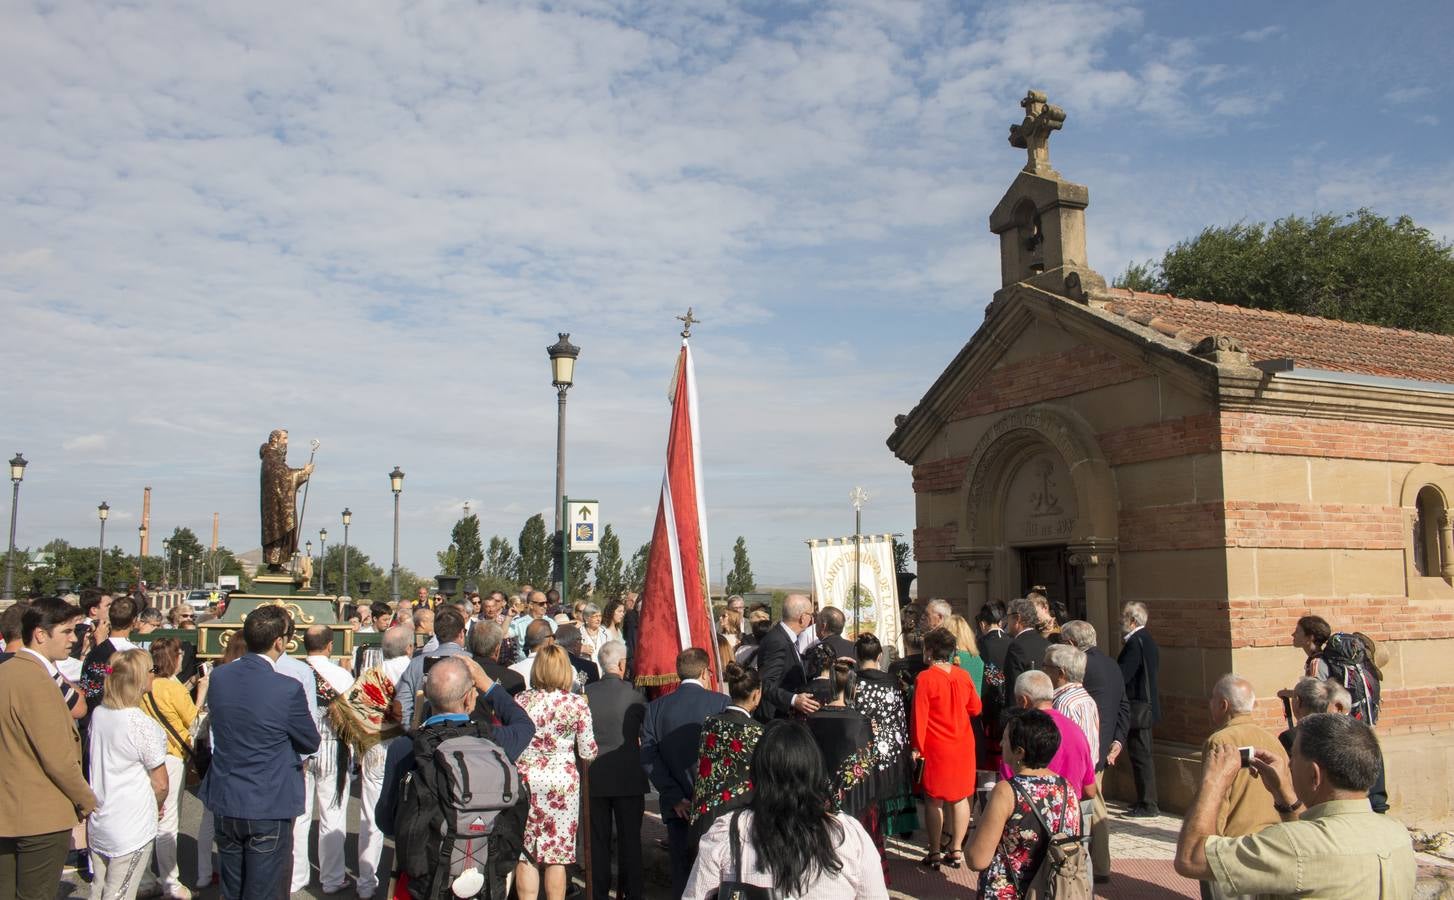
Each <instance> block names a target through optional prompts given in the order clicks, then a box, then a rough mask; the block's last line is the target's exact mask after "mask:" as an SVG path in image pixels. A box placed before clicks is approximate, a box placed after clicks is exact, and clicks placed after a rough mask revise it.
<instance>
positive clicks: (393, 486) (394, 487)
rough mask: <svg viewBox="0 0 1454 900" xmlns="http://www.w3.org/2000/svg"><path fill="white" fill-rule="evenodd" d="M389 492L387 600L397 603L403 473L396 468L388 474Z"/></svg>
mask: <svg viewBox="0 0 1454 900" xmlns="http://www.w3.org/2000/svg"><path fill="white" fill-rule="evenodd" d="M389 490H391V491H393V492H394V569H393V585H392V586H391V587H390V589H389V599H390V600H392V601H393V602H395V603H398V602H399V494H400V492H401V491H403V490H404V471H403V470H402V469H400V468H399V467H398V466H395V467H394V471H392V472H390V473H389Z"/></svg>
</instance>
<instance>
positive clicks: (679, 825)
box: [661, 814, 697, 897]
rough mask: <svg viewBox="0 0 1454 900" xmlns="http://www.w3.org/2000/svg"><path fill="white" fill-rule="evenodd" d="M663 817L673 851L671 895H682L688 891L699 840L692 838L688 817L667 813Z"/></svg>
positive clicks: (669, 844) (669, 846) (670, 849)
mask: <svg viewBox="0 0 1454 900" xmlns="http://www.w3.org/2000/svg"><path fill="white" fill-rule="evenodd" d="M661 818H662V823H663V824H664V825H666V844H667V850H668V852H670V853H671V895H672V896H673V897H680V896H681V895H682V894H685V893H686V892H687V879H688V878H690V877H691V874H692V866H693V865H695V864H696V862H697V842H696V841H694V840H692V827H691V826H690V825H688V824H687V820H686V819H682V818H679V817H677V816H675V815H666V814H663V815H662V817H661Z"/></svg>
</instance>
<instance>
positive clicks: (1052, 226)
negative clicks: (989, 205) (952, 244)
mask: <svg viewBox="0 0 1454 900" xmlns="http://www.w3.org/2000/svg"><path fill="white" fill-rule="evenodd" d="M1020 105H1021V106H1023V107H1024V108H1025V118H1024V121H1022V122H1021V123H1020V124H1018V125H1011V126H1010V145H1011V146H1013V147H1020V148H1022V149H1024V151H1025V155H1026V156H1027V158H1028V159H1027V161H1026V163H1025V168H1024V169H1022V170H1021V171H1020V174H1019V175H1018V176H1017V177H1016V178H1015V181H1014V183H1013V184H1011V185H1010V189H1009V191H1007V192H1006V193H1005V196H1004V198H1003V199H1001V200H1000V202H999V204H998V205H997V206H995V209H994V212H992V213H990V231H993V232H994V233H995V234H997V235H999V236H1000V281H1001V286H1002V287H1009V286H1010V285H1012V284H1018V283H1019V282H1022V281H1028V282H1030V283H1032V284H1034V285H1035V286H1036V287H1039V288H1042V289H1044V290H1048V291H1053V292H1055V293H1057V294H1072V295H1075V294H1082V292H1084V291H1086V290H1089V289H1091V288H1093V287H1094V288H1104V287H1105V286H1106V282H1105V279H1104V278H1102V277H1101V276H1100V275H1098V274H1097V273H1096V272H1095V270H1094V269H1092V268H1091V267H1090V264H1089V262H1088V261H1087V260H1086V254H1085V208H1086V206H1087V204H1089V203H1090V192H1089V191H1088V190H1086V187H1085V185H1082V184H1072V183H1070V182H1068V181H1065V180H1064V179H1062V178H1061V177H1060V173H1059V172H1057V171H1055V170H1054V169H1053V168H1051V167H1050V135H1051V134H1052V133H1053V132H1056V131H1059V130H1060V128H1061V126H1062V125H1063V124H1064V123H1065V110H1063V109H1061V108H1060V107H1058V106H1053V105H1051V104H1050V103H1048V102H1046V97H1045V94H1044V93H1043V92H1041V91H1034V90H1032V91H1030V92H1029V93H1027V94H1026V95H1025V99H1024V100H1021V101H1020Z"/></svg>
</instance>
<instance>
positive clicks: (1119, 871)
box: [59, 794, 1454, 900]
mask: <svg viewBox="0 0 1454 900" xmlns="http://www.w3.org/2000/svg"><path fill="white" fill-rule="evenodd" d="M654 805H655V801H654V798H653V799H652V800H649V801H648V809H650V808H651V807H652V806H654ZM350 807H351V810H350V819H349V821H350V824H351V827H356V826H357V822H358V818H357V807H358V801H357V797H356V796H355V798H354V799H353V800H352V801H351V803H350ZM1123 811H1124V808H1122V807H1117V806H1115V805H1114V804H1113V805H1112V812H1113V813H1118V812H1123ZM200 815H201V805H200V803H199V802H198V801H197V798H196V797H194V796H192V795H191V794H188V795H186V796H185V797H184V798H183V802H182V816H181V832H182V838H181V843H182V848H181V859H182V877H183V880H184V881H185V882H186V883H187V884H189V885H191V884H194V883H195V878H196V841H195V840H194V839H193V838H191V837H189V836H188V835H190V834H194V833H195V832H196V829H197V823H198V819H199V817H200ZM1180 827H1181V820H1180V819H1178V818H1174V817H1170V816H1162V817H1159V818H1155V819H1130V818H1124V817H1121V816H1119V815H1118V816H1117V818H1115V819H1114V820H1113V822H1112V824H1111V857H1112V859H1113V860H1114V862H1113V864H1112V872H1113V875H1112V880H1111V883H1110V884H1109V885H1103V886H1098V889H1097V891H1096V896H1097V897H1114V898H1118V900H1165V898H1174V897H1189V898H1196V897H1198V896H1199V894H1198V891H1197V885H1196V883H1195V882H1192V881H1188V880H1187V879H1185V878H1182V877H1181V876H1179V875H1177V874H1176V873H1175V872H1174V871H1173V870H1172V867H1171V859H1172V856H1173V854H1174V851H1175V846H1176V834H1177V831H1178V829H1179V828H1180ZM664 838H665V831H664V829H663V828H662V825H661V820H660V819H658V818H657V817H656V816H655V815H653V814H651V813H648V814H647V818H646V824H645V827H644V828H643V834H642V840H643V841H644V842H645V845H646V847H645V850H646V853H645V858H646V873H647V875H646V881H647V897H648V898H649V900H669V898H670V888H669V885H668V882H667V877H666V872H667V856H666V850H665V848H664V846H662V842H663V841H664ZM356 850H357V848H356V844H355V840H354V837H353V835H352V834H350V836H349V839H348V846H347V850H346V854H347V860H348V871H349V873H350V875H352V874H353V873H354V872H355V871H356V868H355V862H356V859H357V856H356ZM923 855H924V849H923V846H922V845H920V844H912V843H909V842H907V841H901V840H892V841H890V843H889V893H890V895H891V896H892V897H894V898H915V900H920V898H922V900H930V898H932V900H939V898H944V900H961V898H971V897H973V896H974V895H975V894H974V887H975V875H974V874H973V873H972V872H970V871H969V870H967V869H957V870H955V869H943V870H941V871H939V872H934V871H932V870H929V869H925V868H923V867H921V866H919V865H918V860H919V859H920V858H921V857H922V856H923ZM392 856H393V852H392V850H391V849H388V848H386V849H385V850H384V861H383V870H384V871H387V870H388V868H389V866H390V863H391V860H392ZM578 874H579V873H578ZM1451 884H1454V863H1450V862H1448V861H1445V860H1440V859H1438V858H1437V857H1432V856H1427V855H1422V854H1421V855H1420V885H1419V886H1420V893H1419V897H1420V898H1438V897H1454V888H1451ZM89 887H90V886H89V885H87V884H85V883H84V882H82V881H81V880H80V879H79V878H78V877H77V876H76V874H75V872H74V870H69V869H68V870H67V871H66V873H65V875H64V880H63V882H62V884H61V891H60V893H59V898H66V900H81V898H85V897H87V896H88V892H89ZM1441 892H1442V893H1441ZM197 896H198V897H200V898H203V900H213V898H216V897H217V896H218V891H217V889H216V888H215V887H210V886H209V887H207V888H205V889H204V890H202V891H200V892H199V893H198V894H197ZM293 896H294V897H298V898H302V897H308V898H321V897H323V896H324V895H323V893H322V890H321V889H320V887H319V885H318V882H317V879H316V874H315V879H314V882H313V884H311V885H310V886H309V888H308V890H306V891H302V892H299V893H297V894H294V895H293ZM337 896H339V897H344V898H351V897H352V896H353V895H352V894H342V895H337ZM376 896H378V897H379V898H380V900H383V897H384V895H383V893H382V892H380V893H379V894H378V895H376Z"/></svg>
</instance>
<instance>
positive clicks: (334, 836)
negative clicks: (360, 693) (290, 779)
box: [291, 625, 353, 894]
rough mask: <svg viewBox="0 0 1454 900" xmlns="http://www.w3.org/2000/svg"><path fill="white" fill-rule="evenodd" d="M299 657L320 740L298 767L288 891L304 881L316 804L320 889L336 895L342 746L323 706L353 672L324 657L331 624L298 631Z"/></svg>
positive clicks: (343, 786) (344, 788)
mask: <svg viewBox="0 0 1454 900" xmlns="http://www.w3.org/2000/svg"><path fill="white" fill-rule="evenodd" d="M303 649H304V650H305V651H306V652H307V654H308V656H307V659H306V660H305V663H306V665H307V666H308V667H309V669H310V671H311V673H312V675H313V682H314V683H313V684H312V685H311V686H310V687H309V688H305V689H304V692H305V693H306V694H308V695H310V696H313V697H315V698H316V706H315V707H314V709H313V710H312V712H313V724H314V725H316V726H317V727H318V736H319V737H320V738H321V739H322V740H321V742H320V743H319V745H318V752H317V753H315V754H314V755H313V756H311V757H309V758H308V760H307V762H306V763H305V764H304V766H303V814H302V815H300V816H299V817H298V818H297V819H295V820H294V822H293V882H292V887H291V890H292V891H293V892H295V893H296V892H297V891H301V890H303V889H304V888H306V887H307V886H308V880H309V877H308V876H309V869H308V831H309V825H310V824H311V823H312V819H313V807H314V805H315V801H316V805H317V807H318V877H319V881H321V882H322V884H323V893H325V894H336V893H338V892H339V891H342V890H343V889H344V888H345V887H347V879H346V877H345V874H344V870H343V841H344V838H345V837H347V836H348V794H349V790H348V774H349V768H350V767H349V761H348V745H347V744H345V743H342V742H340V741H339V740H338V736H337V735H336V734H335V733H334V731H333V725H332V724H331V723H330V722H329V715H328V708H329V705H330V704H331V703H332V702H333V700H334V698H336V697H341V696H346V695H347V694H348V691H349V688H351V687H353V676H352V675H350V674H349V672H348V670H347V669H345V668H344V667H343V666H340V665H338V664H337V663H335V662H334V661H333V660H332V659H330V658H329V656H328V655H329V654H330V653H331V652H333V629H332V628H329V627H328V626H327V625H314V626H313V627H311V628H309V629H308V631H307V632H306V633H305V634H304V635H303Z"/></svg>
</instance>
